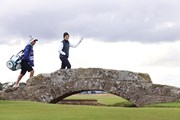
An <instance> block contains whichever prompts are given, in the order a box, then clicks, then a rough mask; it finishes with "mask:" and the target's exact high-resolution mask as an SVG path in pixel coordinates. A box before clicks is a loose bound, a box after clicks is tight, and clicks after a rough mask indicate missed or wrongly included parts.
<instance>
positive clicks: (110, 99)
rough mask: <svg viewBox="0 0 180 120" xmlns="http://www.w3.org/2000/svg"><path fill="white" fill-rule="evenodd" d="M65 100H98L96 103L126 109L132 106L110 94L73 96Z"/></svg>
mask: <svg viewBox="0 0 180 120" xmlns="http://www.w3.org/2000/svg"><path fill="white" fill-rule="evenodd" d="M66 99H90V100H91V99H92V100H93V99H95V100H98V103H101V104H104V105H109V106H118V107H126V106H132V105H133V104H132V103H131V102H129V101H127V100H125V99H123V98H121V97H119V96H116V95H112V94H75V95H72V96H70V97H67V98H66Z"/></svg>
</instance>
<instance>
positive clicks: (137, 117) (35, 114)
mask: <svg viewBox="0 0 180 120" xmlns="http://www.w3.org/2000/svg"><path fill="white" fill-rule="evenodd" d="M87 97H88V99H89V98H91V99H96V98H97V99H98V101H99V99H100V100H102V101H101V102H104V103H106V104H114V103H115V102H120V101H121V102H124V99H122V98H119V97H117V98H116V96H112V95H90V96H89V95H80V96H79V95H75V96H71V97H69V98H71V99H72V98H74V99H80V98H81V99H84V98H85V99H86V98H87ZM69 98H67V99H69ZM103 98H104V99H105V100H103ZM110 101H111V102H110ZM125 102H127V101H126V100H125ZM171 105H172V107H173V106H175V105H177V106H178V105H179V103H173V104H170V103H169V104H159V105H157V106H160V107H154V106H151V107H144V108H133V107H104V106H79V105H59V104H46V103H38V102H28V101H0V120H179V118H180V114H179V113H180V109H179V108H168V107H170V106H171ZM179 106H180V105H179Z"/></svg>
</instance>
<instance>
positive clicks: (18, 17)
mask: <svg viewBox="0 0 180 120" xmlns="http://www.w3.org/2000/svg"><path fill="white" fill-rule="evenodd" d="M179 4H180V1H179V0H136V1H135V0H103V1H97V0H51V1H50V0H36V1H35V0H0V56H1V59H0V73H1V78H0V82H9V81H11V82H14V81H16V79H17V76H18V74H19V72H20V71H19V70H18V71H15V72H12V71H10V70H9V69H8V68H7V67H6V62H7V61H8V60H9V58H10V57H11V56H12V55H14V54H16V53H17V52H19V51H20V50H21V49H23V48H24V47H25V46H26V44H27V43H28V41H29V36H30V35H32V36H34V37H36V38H38V39H39V41H38V42H37V44H36V45H35V46H34V51H35V67H34V69H35V75H37V74H39V73H50V72H53V71H56V70H58V69H59V68H60V66H61V62H60V60H59V57H58V56H59V55H58V52H57V51H58V46H59V42H60V41H61V40H62V39H63V38H62V34H63V33H64V32H66V31H67V32H69V34H70V40H69V41H70V42H71V43H74V44H75V43H77V42H78V40H79V39H80V38H81V37H83V38H84V40H83V42H82V43H81V44H80V45H79V46H78V47H77V48H71V49H70V58H69V60H70V62H71V65H72V68H89V67H91V68H92V67H95V68H96V67H98V68H105V69H116V70H128V71H133V72H143V73H148V74H150V76H151V79H152V81H153V83H156V84H165V85H172V86H177V87H180V74H179V71H180V62H179V61H180V56H179V52H180V48H179V44H180V32H179V31H180V14H179V11H180V7H179ZM27 79H28V75H26V76H25V77H24V78H23V79H22V82H25V81H26V80H27Z"/></svg>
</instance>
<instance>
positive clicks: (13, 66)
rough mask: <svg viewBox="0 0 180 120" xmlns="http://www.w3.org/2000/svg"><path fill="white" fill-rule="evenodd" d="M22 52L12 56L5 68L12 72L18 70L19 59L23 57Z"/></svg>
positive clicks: (19, 65)
mask: <svg viewBox="0 0 180 120" xmlns="http://www.w3.org/2000/svg"><path fill="white" fill-rule="evenodd" d="M23 52H24V51H23V50H21V51H20V52H19V53H17V54H16V55H13V56H12V57H11V58H10V60H9V61H7V63H6V66H7V67H8V68H9V69H10V70H12V71H15V70H18V69H21V58H22V55H23Z"/></svg>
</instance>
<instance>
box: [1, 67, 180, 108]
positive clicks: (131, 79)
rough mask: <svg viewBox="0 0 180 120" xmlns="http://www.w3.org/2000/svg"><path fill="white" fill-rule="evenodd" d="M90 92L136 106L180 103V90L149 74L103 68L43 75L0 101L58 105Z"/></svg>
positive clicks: (62, 71)
mask: <svg viewBox="0 0 180 120" xmlns="http://www.w3.org/2000/svg"><path fill="white" fill-rule="evenodd" d="M89 90H90V91H91V90H102V91H105V92H108V93H111V94H114V95H117V96H120V97H122V98H124V99H127V100H128V101H130V102H132V103H134V104H135V105H136V106H144V105H147V104H154V103H161V102H173V101H180V89H179V88H175V87H171V86H165V85H157V84H152V82H151V79H150V76H149V75H148V74H143V73H134V72H130V71H118V70H108V69H100V68H88V69H82V68H80V69H69V70H58V71H56V72H54V73H51V74H39V75H37V76H35V77H33V78H31V79H29V80H28V81H27V85H26V86H25V87H19V88H18V89H16V90H9V91H8V90H7V91H1V92H0V99H3V100H4V99H6V100H31V101H39V102H47V103H57V102H59V101H60V100H62V99H63V98H65V97H68V96H70V95H73V94H76V93H79V92H82V91H89Z"/></svg>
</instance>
